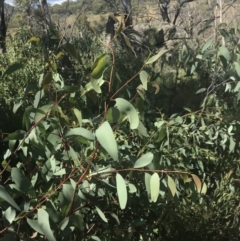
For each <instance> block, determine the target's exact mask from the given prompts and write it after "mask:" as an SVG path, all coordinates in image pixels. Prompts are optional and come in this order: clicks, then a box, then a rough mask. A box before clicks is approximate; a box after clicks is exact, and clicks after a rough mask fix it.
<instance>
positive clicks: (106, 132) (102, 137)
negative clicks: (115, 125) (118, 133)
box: [96, 121, 118, 161]
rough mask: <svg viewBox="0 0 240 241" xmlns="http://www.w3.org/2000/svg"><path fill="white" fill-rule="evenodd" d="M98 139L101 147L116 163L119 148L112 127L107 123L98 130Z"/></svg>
mask: <svg viewBox="0 0 240 241" xmlns="http://www.w3.org/2000/svg"><path fill="white" fill-rule="evenodd" d="M96 137H97V140H98V141H99V143H100V145H101V146H102V147H103V148H104V149H105V150H106V151H107V152H108V154H109V155H110V156H111V157H112V158H113V160H114V161H117V160H118V148H117V142H116V140H115V137H114V134H113V131H112V128H111V126H110V125H109V123H108V122H107V121H105V122H104V123H103V124H102V125H101V126H100V127H99V128H98V129H97V130H96Z"/></svg>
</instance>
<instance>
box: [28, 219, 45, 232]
mask: <svg viewBox="0 0 240 241" xmlns="http://www.w3.org/2000/svg"><path fill="white" fill-rule="evenodd" d="M27 223H28V224H29V226H30V227H31V228H32V229H34V230H35V231H36V232H38V233H40V234H42V235H43V232H42V230H41V228H40V226H39V224H38V221H37V220H32V219H29V218H27Z"/></svg>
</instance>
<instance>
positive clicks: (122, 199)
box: [116, 173, 128, 209]
mask: <svg viewBox="0 0 240 241" xmlns="http://www.w3.org/2000/svg"><path fill="white" fill-rule="evenodd" d="M116 182H117V194H118V200H119V204H120V208H121V209H125V207H126V205H127V198H128V197H127V187H126V183H125V180H124V179H123V177H122V176H121V175H120V174H119V173H117V174H116Z"/></svg>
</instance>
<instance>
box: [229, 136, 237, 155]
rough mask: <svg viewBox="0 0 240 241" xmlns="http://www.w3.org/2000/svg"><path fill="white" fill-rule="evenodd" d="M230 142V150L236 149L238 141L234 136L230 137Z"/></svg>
mask: <svg viewBox="0 0 240 241" xmlns="http://www.w3.org/2000/svg"><path fill="white" fill-rule="evenodd" d="M229 141H230V144H229V152H232V151H234V149H235V146H236V142H235V141H234V140H233V137H232V136H230V138H229Z"/></svg>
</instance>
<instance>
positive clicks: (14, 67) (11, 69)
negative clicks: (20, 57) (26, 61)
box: [2, 62, 24, 78]
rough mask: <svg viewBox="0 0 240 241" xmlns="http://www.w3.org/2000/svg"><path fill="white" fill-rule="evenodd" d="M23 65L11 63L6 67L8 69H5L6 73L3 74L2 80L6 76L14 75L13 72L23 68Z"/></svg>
mask: <svg viewBox="0 0 240 241" xmlns="http://www.w3.org/2000/svg"><path fill="white" fill-rule="evenodd" d="M23 67H24V65H23V64H22V63H19V62H16V63H13V64H11V65H9V66H8V68H7V69H6V71H5V72H4V73H3V76H2V77H3V78H4V77H5V76H6V75H10V74H12V73H14V72H15V71H17V70H19V69H21V68H23Z"/></svg>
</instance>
